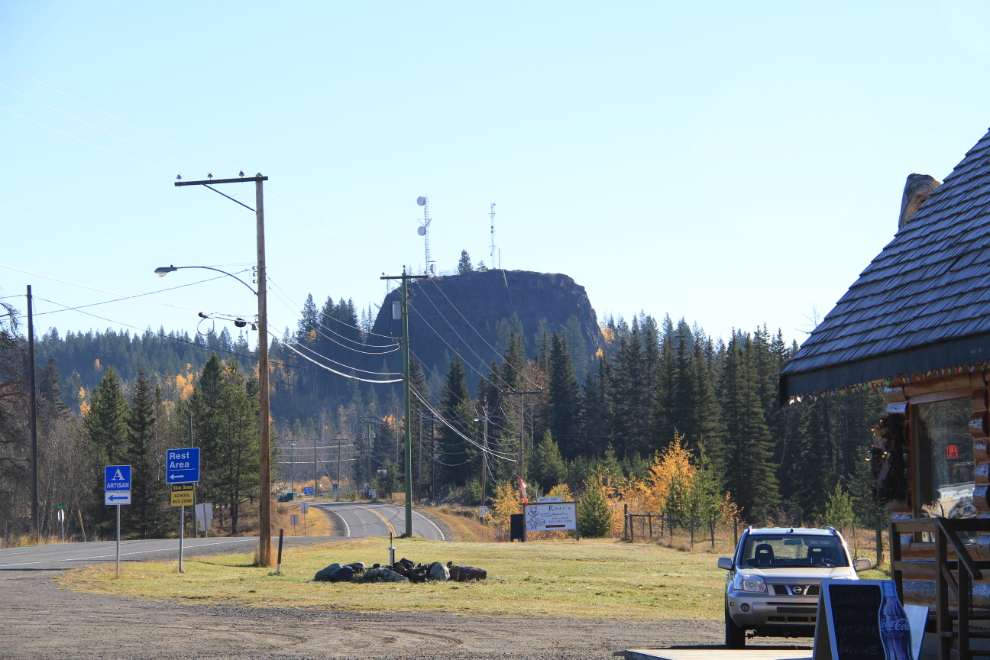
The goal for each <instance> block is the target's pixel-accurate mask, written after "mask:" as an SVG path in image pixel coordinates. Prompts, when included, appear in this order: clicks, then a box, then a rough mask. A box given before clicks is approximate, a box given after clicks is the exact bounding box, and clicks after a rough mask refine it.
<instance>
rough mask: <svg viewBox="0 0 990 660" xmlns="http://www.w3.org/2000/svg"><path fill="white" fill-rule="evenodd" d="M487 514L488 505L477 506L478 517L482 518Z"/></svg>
mask: <svg viewBox="0 0 990 660" xmlns="http://www.w3.org/2000/svg"><path fill="white" fill-rule="evenodd" d="M487 515H488V507H487V506H479V507H478V517H479V518H484V517H485V516H487Z"/></svg>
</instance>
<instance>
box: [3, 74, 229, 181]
mask: <svg viewBox="0 0 990 660" xmlns="http://www.w3.org/2000/svg"><path fill="white" fill-rule="evenodd" d="M0 87H3V88H4V89H9V90H10V91H12V92H13V93H14V94H19V95H21V96H23V97H24V98H26V99H28V100H29V101H34V102H35V103H37V104H39V105H43V106H45V107H46V108H48V109H49V110H54V111H55V112H57V113H59V114H60V115H64V116H66V117H68V118H69V119H73V120H75V121H77V122H79V123H80V124H83V125H85V126H89V127H90V128H93V129H96V130H98V131H100V132H101V133H106V134H107V135H109V136H110V137H115V138H117V139H118V140H121V141H123V142H126V143H127V144H129V145H131V146H132V147H137V148H138V149H144V150H145V151H147V152H149V153H153V154H155V155H156V156H161V157H162V158H167V159H169V160H171V161H174V162H176V163H178V164H179V165H185V166H186V167H190V168H192V169H194V170H199V169H200V168H198V167H196V166H195V165H190V164H189V163H186V162H184V161H181V160H179V159H178V158H172V157H171V156H166V155H165V154H161V153H158V152H157V151H155V150H154V149H149V148H148V147H144V146H141V145H140V144H138V143H136V142H131V141H130V140H128V139H127V138H122V137H120V136H119V135H115V134H113V133H111V132H110V131H108V130H105V129H102V128H100V127H99V126H93V125H92V124H90V123H88V122H85V121H83V120H82V119H79V118H78V117H73V116H72V115H70V114H69V113H68V112H63V111H62V110H59V109H58V108H53V107H52V106H50V105H48V104H47V103H45V102H43V101H39V100H38V99H36V98H32V97H30V96H28V95H27V94H25V93H23V92H18V91H17V90H16V89H14V88H12V87H7V86H6V85H4V84H3V83H0ZM200 171H202V172H206V173H207V174H209V172H207V171H206V170H200ZM221 194H222V193H221Z"/></svg>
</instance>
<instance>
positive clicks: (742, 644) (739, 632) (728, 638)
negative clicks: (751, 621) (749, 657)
mask: <svg viewBox="0 0 990 660" xmlns="http://www.w3.org/2000/svg"><path fill="white" fill-rule="evenodd" d="M725 647H726V648H730V649H742V648H746V629H745V628H740V627H739V626H737V625H736V624H735V622H733V620H732V617H731V616H729V608H728V607H726V608H725Z"/></svg>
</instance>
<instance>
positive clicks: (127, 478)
mask: <svg viewBox="0 0 990 660" xmlns="http://www.w3.org/2000/svg"><path fill="white" fill-rule="evenodd" d="M103 476H104V477H106V479H105V481H106V485H105V486H104V487H103V490H105V491H107V492H110V491H117V490H130V489H131V466H130V465H108V466H106V468H105V469H104V473H103Z"/></svg>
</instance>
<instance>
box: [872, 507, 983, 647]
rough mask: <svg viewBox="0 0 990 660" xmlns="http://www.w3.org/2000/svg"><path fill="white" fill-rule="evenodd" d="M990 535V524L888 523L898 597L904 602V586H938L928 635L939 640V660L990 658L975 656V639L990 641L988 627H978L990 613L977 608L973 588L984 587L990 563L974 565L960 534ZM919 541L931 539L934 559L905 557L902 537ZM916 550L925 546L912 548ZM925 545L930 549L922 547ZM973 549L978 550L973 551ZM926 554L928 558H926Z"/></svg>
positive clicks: (978, 520)
mask: <svg viewBox="0 0 990 660" xmlns="http://www.w3.org/2000/svg"><path fill="white" fill-rule="evenodd" d="M966 532H973V533H977V534H981V533H983V534H986V533H990V519H982V518H974V519H949V518H911V519H901V520H891V521H890V568H891V571H890V573H891V578H892V579H893V580H894V582H895V583H896V584H897V594H898V597H899V598H900V599H901V602H904V581H905V580H908V581H916V582H922V581H924V582H934V583H935V605H934V611H932V612H930V613H929V616H928V622H927V624H926V626H925V632H926V633H933V634H935V635H936V638H937V641H938V646H937V648H938V660H951V659H952V658H958V659H959V660H970V659H971V658H973V657H975V656H983V657H986V656H990V651H983V650H980V651H974V650H973V649H972V648H971V642H972V640H974V639H988V640H990V626H987V627H983V626H979V625H978V624H977V625H976V626H974V623H975V622H980V621H990V608H986V607H984V608H976V607H975V602H974V599H973V584H974V583H986V582H988V581H990V580H988V579H987V578H985V577H984V573H983V571H985V570H988V569H990V561H987V560H982V559H981V560H974V559H973V557H972V554H971V553H970V548H968V547H967V546H966V545H965V544H964V543H963V542H962V540H961V539H960V538H959V534H960V533H966ZM902 534H904V535H909V537H908V538H909V539H916V540H921V537H922V535H925V536H927V540H928V541H929V543H930V544H931V545H932V546H934V548H933V549H934V557H931V558H925V557H919V556H918V553H911V554H913V555H914V557H913V558H904V557H902V547H901V544H902V537H901V535H902ZM911 545H912V546H914V547H915V548H917V547H918V546H919V545H922V544H921V543H911ZM924 545H928V544H927V543H924ZM974 549H975V548H974ZM926 554H927V553H926Z"/></svg>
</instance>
